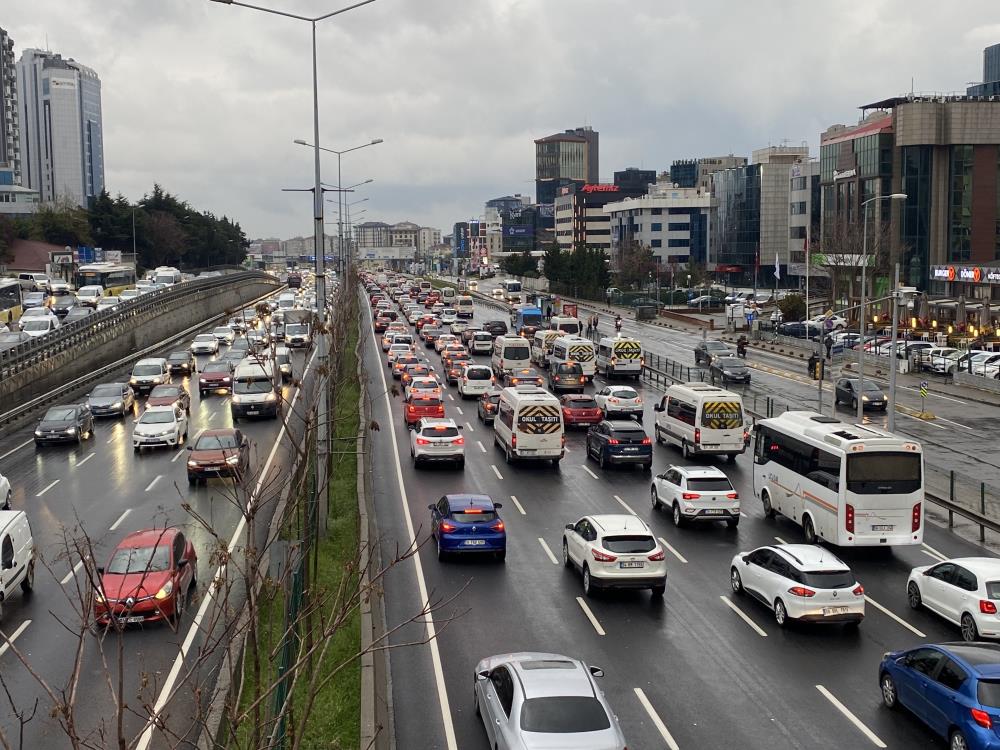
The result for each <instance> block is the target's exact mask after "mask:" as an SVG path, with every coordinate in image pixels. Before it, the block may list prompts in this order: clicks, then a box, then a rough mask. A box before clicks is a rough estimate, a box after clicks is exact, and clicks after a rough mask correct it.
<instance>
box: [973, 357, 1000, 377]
mask: <svg viewBox="0 0 1000 750" xmlns="http://www.w3.org/2000/svg"><path fill="white" fill-rule="evenodd" d="M998 368H1000V354H995V353H993V352H987V353H984V354H977V355H975V356H974V357H973V358H972V374H973V375H986V376H987V377H995V376H996V372H997V369H998Z"/></svg>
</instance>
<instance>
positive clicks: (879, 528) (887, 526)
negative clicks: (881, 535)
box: [872, 523, 895, 531]
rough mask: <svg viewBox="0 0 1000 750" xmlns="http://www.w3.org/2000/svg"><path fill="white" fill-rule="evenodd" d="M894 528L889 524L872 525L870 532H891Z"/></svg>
mask: <svg viewBox="0 0 1000 750" xmlns="http://www.w3.org/2000/svg"><path fill="white" fill-rule="evenodd" d="M894 528H895V526H893V525H892V524H891V523H873V524H872V531H892V530H893V529H894Z"/></svg>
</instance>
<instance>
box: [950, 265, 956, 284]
mask: <svg viewBox="0 0 1000 750" xmlns="http://www.w3.org/2000/svg"><path fill="white" fill-rule="evenodd" d="M954 280H955V266H948V281H954Z"/></svg>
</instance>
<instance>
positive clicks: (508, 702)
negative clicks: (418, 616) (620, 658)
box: [473, 652, 626, 750]
mask: <svg viewBox="0 0 1000 750" xmlns="http://www.w3.org/2000/svg"><path fill="white" fill-rule="evenodd" d="M602 676H604V672H603V671H602V670H601V669H600V668H599V667H588V666H587V665H586V664H584V663H583V662H581V661H579V660H577V659H572V658H570V657H568V656H560V655H559V654H543V653H535V652H521V653H515V654H500V655H498V656H490V657H488V658H486V659H483V660H482V661H480V662H479V664H477V665H476V672H475V675H473V679H474V680H475V685H474V693H475V701H476V704H475V705H476V715H477V716H479V717H481V718H482V720H483V726H484V727H485V728H486V735H487V737H488V738H489V742H490V747H503V748H509V750H529V749H530V748H538V747H565V748H570V747H571V748H573V750H625V747H626V745H625V735H623V734H622V730H621V727H619V726H618V719H617V718H616V717H615V714H614V712H613V711H612V710H611V706H609V705H608V702H607V700H606V699H605V698H604V693H602V692H601V689H600V688H599V687H598V686H597V683H596V682H595V680H594V678H595V677H602Z"/></svg>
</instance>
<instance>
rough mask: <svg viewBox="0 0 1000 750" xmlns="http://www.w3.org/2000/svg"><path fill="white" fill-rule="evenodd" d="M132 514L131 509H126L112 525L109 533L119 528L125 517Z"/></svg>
mask: <svg viewBox="0 0 1000 750" xmlns="http://www.w3.org/2000/svg"><path fill="white" fill-rule="evenodd" d="M131 512H132V509H131V508H126V509H125V510H124V511H122V514H121V515H120V516H118V520H117V521H115V522H114V523H113V524H111V528H110V529H109V531H114V530H115V529H117V528H118V527H119V526H121V523H122V521H124V520H125V517H126V516H127V515H128V514H129V513H131Z"/></svg>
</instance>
